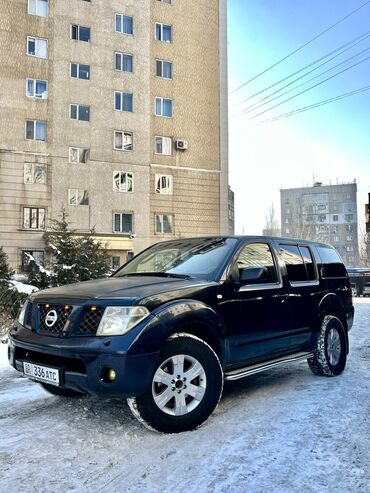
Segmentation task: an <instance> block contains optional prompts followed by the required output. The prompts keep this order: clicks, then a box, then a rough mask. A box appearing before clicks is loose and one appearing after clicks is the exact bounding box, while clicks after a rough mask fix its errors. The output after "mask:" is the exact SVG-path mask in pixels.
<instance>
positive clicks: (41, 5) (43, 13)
mask: <svg viewBox="0 0 370 493" xmlns="http://www.w3.org/2000/svg"><path fill="white" fill-rule="evenodd" d="M48 3H49V2H48V0H28V13H29V14H31V15H39V16H40V17H47V16H48V7H49V5H48Z"/></svg>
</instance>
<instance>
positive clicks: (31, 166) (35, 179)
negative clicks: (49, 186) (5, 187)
mask: <svg viewBox="0 0 370 493" xmlns="http://www.w3.org/2000/svg"><path fill="white" fill-rule="evenodd" d="M23 176H24V183H25V184H26V185H28V184H35V183H46V164H39V163H24V167H23Z"/></svg>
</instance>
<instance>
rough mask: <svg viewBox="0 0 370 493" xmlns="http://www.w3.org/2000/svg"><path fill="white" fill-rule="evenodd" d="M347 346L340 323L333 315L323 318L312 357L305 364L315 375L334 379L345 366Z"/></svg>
mask: <svg viewBox="0 0 370 493" xmlns="http://www.w3.org/2000/svg"><path fill="white" fill-rule="evenodd" d="M346 361H347V344H346V334H345V329H344V327H343V325H342V322H341V321H340V320H339V318H337V317H334V316H333V315H327V316H325V317H324V319H323V321H322V324H321V327H320V331H319V334H318V338H317V342H316V346H315V348H314V351H313V356H312V357H311V358H308V360H307V362H308V365H309V367H310V368H311V370H312V372H313V373H315V374H316V375H325V376H327V377H334V376H336V375H340V374H341V373H342V371H343V370H344V368H345V366H346Z"/></svg>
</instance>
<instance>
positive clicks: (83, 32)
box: [71, 24, 91, 43]
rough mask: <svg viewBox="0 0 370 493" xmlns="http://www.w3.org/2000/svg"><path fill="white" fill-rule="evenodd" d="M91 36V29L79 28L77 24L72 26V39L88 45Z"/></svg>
mask: <svg viewBox="0 0 370 493" xmlns="http://www.w3.org/2000/svg"><path fill="white" fill-rule="evenodd" d="M90 36H91V33H90V28H89V27H85V26H78V25H77V24H72V25H71V39H75V40H76V41H85V42H86V43H88V42H89V41H90Z"/></svg>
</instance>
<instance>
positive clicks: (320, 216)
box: [317, 214, 326, 223]
mask: <svg viewBox="0 0 370 493" xmlns="http://www.w3.org/2000/svg"><path fill="white" fill-rule="evenodd" d="M317 220H318V222H319V223H323V222H325V221H326V214H318V215H317Z"/></svg>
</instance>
